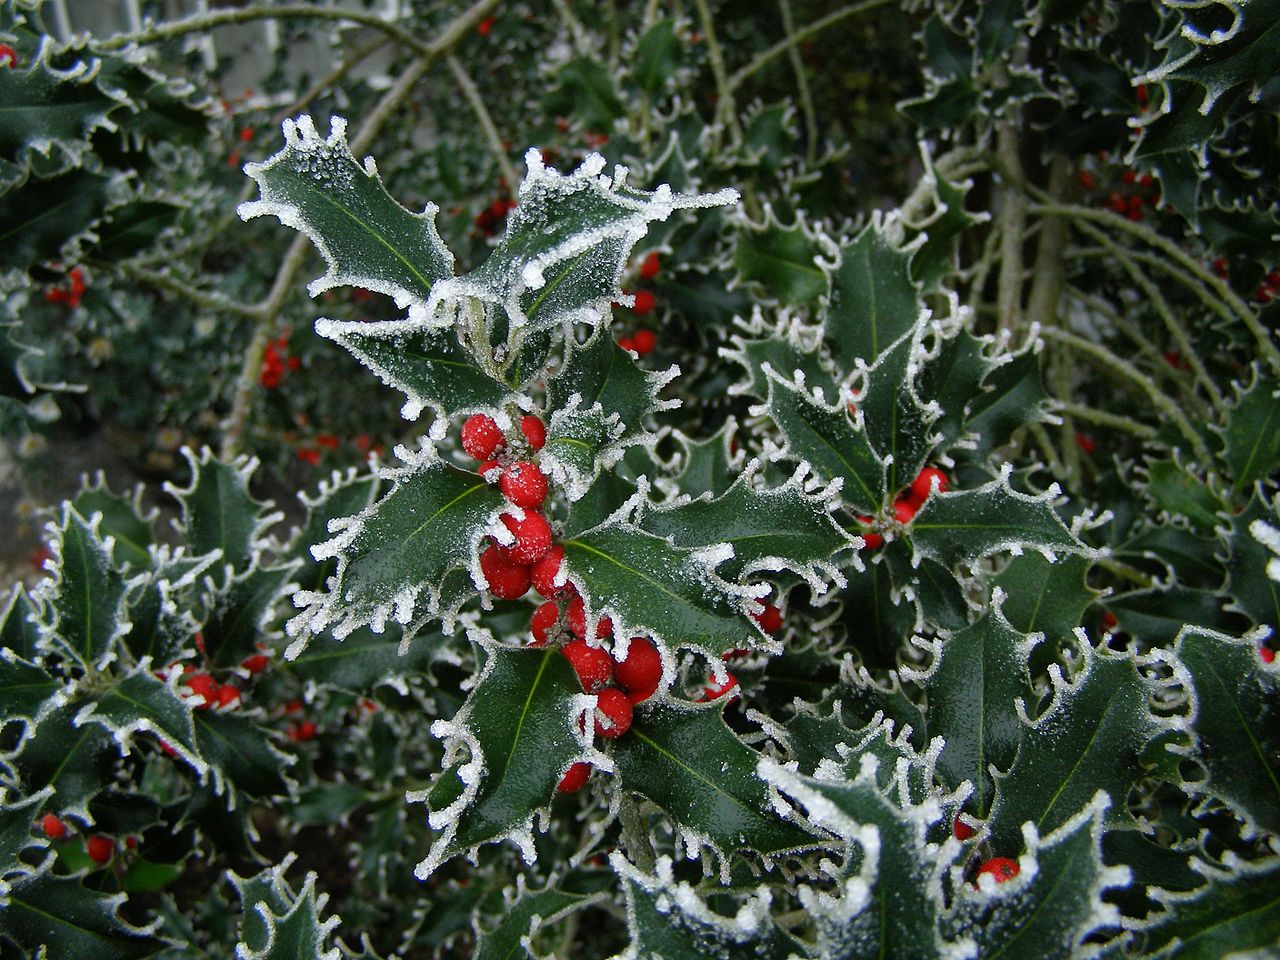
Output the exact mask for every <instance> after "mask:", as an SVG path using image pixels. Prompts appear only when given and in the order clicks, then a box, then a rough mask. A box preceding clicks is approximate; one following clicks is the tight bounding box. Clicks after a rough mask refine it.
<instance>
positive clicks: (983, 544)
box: [906, 463, 1089, 567]
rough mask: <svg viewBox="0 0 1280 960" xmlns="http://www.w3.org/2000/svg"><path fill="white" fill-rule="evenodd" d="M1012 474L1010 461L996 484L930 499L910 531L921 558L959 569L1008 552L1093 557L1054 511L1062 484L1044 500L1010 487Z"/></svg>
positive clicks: (1048, 491) (912, 541) (914, 520)
mask: <svg viewBox="0 0 1280 960" xmlns="http://www.w3.org/2000/svg"><path fill="white" fill-rule="evenodd" d="M1012 471H1013V468H1012V466H1011V465H1010V464H1007V463H1006V464H1005V465H1004V467H1003V468H1001V470H1000V476H999V477H997V478H996V479H995V480H992V481H991V482H990V483H986V484H983V485H982V486H980V487H975V488H973V489H972V490H957V491H954V492H952V493H935V494H933V495H932V496H931V497H929V499H928V500H926V501H925V502H924V505H923V506H922V507H921V508H920V510H919V512H917V513H916V515H915V518H914V519H913V520H912V521H911V522H910V524H908V525H907V528H906V532H907V535H908V536H909V537H910V539H911V543H912V545H913V546H914V547H915V552H916V554H917V555H919V556H925V557H932V558H933V559H935V560H937V561H938V562H939V563H941V564H943V565H944V566H946V567H954V566H955V564H957V563H960V562H962V561H968V560H975V559H977V558H978V557H983V556H988V555H990V554H992V553H996V552H998V551H1002V550H1014V551H1020V550H1026V549H1034V550H1040V551H1041V552H1043V553H1045V554H1047V555H1051V554H1053V553H1054V552H1055V551H1062V552H1064V553H1089V548H1087V547H1086V546H1085V545H1084V544H1083V543H1081V542H1080V541H1079V540H1078V539H1077V538H1076V536H1075V535H1074V534H1073V533H1072V532H1071V531H1070V530H1068V529H1067V528H1066V526H1065V525H1064V524H1063V522H1062V521H1061V520H1060V519H1058V515H1057V513H1055V512H1054V509H1053V500H1054V498H1055V497H1057V495H1058V485H1057V484H1056V483H1055V484H1052V485H1050V487H1049V489H1048V490H1046V491H1045V492H1044V493H1043V494H1041V495H1040V496H1031V495H1029V494H1025V493H1019V492H1018V491H1016V490H1014V489H1013V488H1012V487H1011V486H1010V485H1009V477H1010V475H1011V474H1012Z"/></svg>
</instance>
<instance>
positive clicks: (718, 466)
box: [601, 417, 746, 519]
mask: <svg viewBox="0 0 1280 960" xmlns="http://www.w3.org/2000/svg"><path fill="white" fill-rule="evenodd" d="M737 429H738V421H737V420H735V419H734V418H733V417H729V418H728V419H727V420H726V421H725V423H724V426H722V427H721V428H720V429H719V430H717V431H716V432H715V433H713V434H712V435H711V436H710V437H708V438H707V439H705V440H695V439H693V438H692V437H689V436H686V435H685V434H683V433H681V432H680V431H679V430H675V431H672V437H674V438H675V440H676V442H677V443H679V444H680V446H681V447H682V448H683V455H682V457H681V460H680V469H679V472H678V473H675V474H673V475H672V476H671V478H670V484H671V487H672V488H673V489H675V490H679V491H680V492H681V493H683V494H686V495H688V496H690V497H697V496H700V495H701V494H704V493H710V494H711V495H712V496H713V497H718V496H720V495H721V494H723V493H724V492H725V491H726V490H728V489H729V488H730V487H731V486H733V484H734V482H735V481H736V480H737V478H738V473H739V471H741V469H742V463H743V460H744V459H745V457H746V454H744V453H741V452H737V453H735V452H734V449H733V447H734V445H735V444H734V434H735V433H736V432H737ZM624 499H625V498H624ZM610 512H612V511H610ZM601 519H603V518H601Z"/></svg>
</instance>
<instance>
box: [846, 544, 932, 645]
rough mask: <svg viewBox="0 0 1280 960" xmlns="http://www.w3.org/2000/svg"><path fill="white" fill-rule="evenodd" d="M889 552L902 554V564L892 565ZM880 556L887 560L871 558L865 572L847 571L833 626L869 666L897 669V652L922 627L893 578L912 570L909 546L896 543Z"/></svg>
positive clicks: (911, 600) (911, 601)
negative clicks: (896, 573)
mask: <svg viewBox="0 0 1280 960" xmlns="http://www.w3.org/2000/svg"><path fill="white" fill-rule="evenodd" d="M890 551H892V552H900V553H902V554H903V555H904V559H903V561H902V562H901V563H899V564H892V565H891V564H890V563H889V561H888V559H887V556H888V554H889V552H890ZM878 552H881V553H883V554H884V556H872V557H869V558H868V559H867V560H866V562H865V564H864V566H865V569H863V570H856V569H847V570H845V575H846V577H847V578H848V581H849V583H848V586H846V587H845V589H843V590H841V591H840V612H839V614H838V615H837V616H836V617H835V618H834V619H833V620H832V625H833V626H834V627H835V629H836V630H837V632H838V633H837V635H839V634H843V635H844V640H845V643H847V644H848V645H849V646H850V647H852V648H853V649H855V650H857V651H858V656H859V658H860V659H861V661H862V662H863V663H865V664H866V665H867V666H869V667H894V666H897V663H898V659H897V658H898V652H899V651H900V650H901V649H902V648H903V647H904V646H905V645H906V644H907V643H908V641H910V639H911V635H912V634H913V633H915V632H916V631H917V630H920V629H923V625H922V622H921V611H920V607H919V604H918V603H917V602H916V600H915V599H914V598H913V597H911V596H909V595H908V594H907V593H906V592H904V591H903V590H902V585H901V584H899V583H896V582H895V577H894V575H893V571H894V570H896V569H898V568H900V567H908V566H909V563H910V559H909V557H907V556H906V554H907V549H906V546H905V545H904V543H903V542H902V541H901V540H895V541H891V542H888V543H886V544H885V545H884V546H883V547H882V548H880V551H878Z"/></svg>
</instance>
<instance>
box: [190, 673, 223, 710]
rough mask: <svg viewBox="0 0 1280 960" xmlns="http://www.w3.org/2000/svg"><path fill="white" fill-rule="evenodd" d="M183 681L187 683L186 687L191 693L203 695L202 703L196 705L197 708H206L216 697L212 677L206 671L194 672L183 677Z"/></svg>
mask: <svg viewBox="0 0 1280 960" xmlns="http://www.w3.org/2000/svg"><path fill="white" fill-rule="evenodd" d="M183 683H185V684H186V685H187V689H188V690H189V691H190V693H191V694H196V693H198V694H200V696H202V697H204V703H202V704H200V705H199V706H197V707H196V709H197V710H207V709H209V707H211V706H213V704H214V701H215V698H216V694H215V688H216V687H217V683H215V682H214V679H213V677H211V676H209V674H207V673H195V674H192V675H190V676H188V677H185V678H184V679H183Z"/></svg>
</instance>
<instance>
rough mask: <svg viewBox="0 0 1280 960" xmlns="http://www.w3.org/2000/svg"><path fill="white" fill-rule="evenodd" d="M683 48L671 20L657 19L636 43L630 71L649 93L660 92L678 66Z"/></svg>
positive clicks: (674, 24) (641, 87) (673, 22)
mask: <svg viewBox="0 0 1280 960" xmlns="http://www.w3.org/2000/svg"><path fill="white" fill-rule="evenodd" d="M683 51H684V41H683V40H682V39H681V38H679V37H677V36H676V23H675V21H674V20H670V19H665V20H659V21H657V22H656V23H655V24H654V25H653V26H651V27H650V28H649V29H648V30H646V31H645V32H644V35H643V36H642V37H641V38H640V40H639V42H638V43H637V44H636V49H635V61H634V63H633V64H632V71H631V72H632V76H633V77H634V78H635V82H636V83H637V85H638V86H639V87H640V89H641V90H643V91H644V92H645V93H647V94H649V95H650V96H653V95H654V94H657V93H659V92H661V91H662V89H663V87H665V86H666V85H667V82H668V81H669V80H670V79H671V77H672V76H673V75H674V74H675V72H676V69H677V68H678V67H679V66H680V62H681V60H682V59H683V56H682V54H683Z"/></svg>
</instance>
